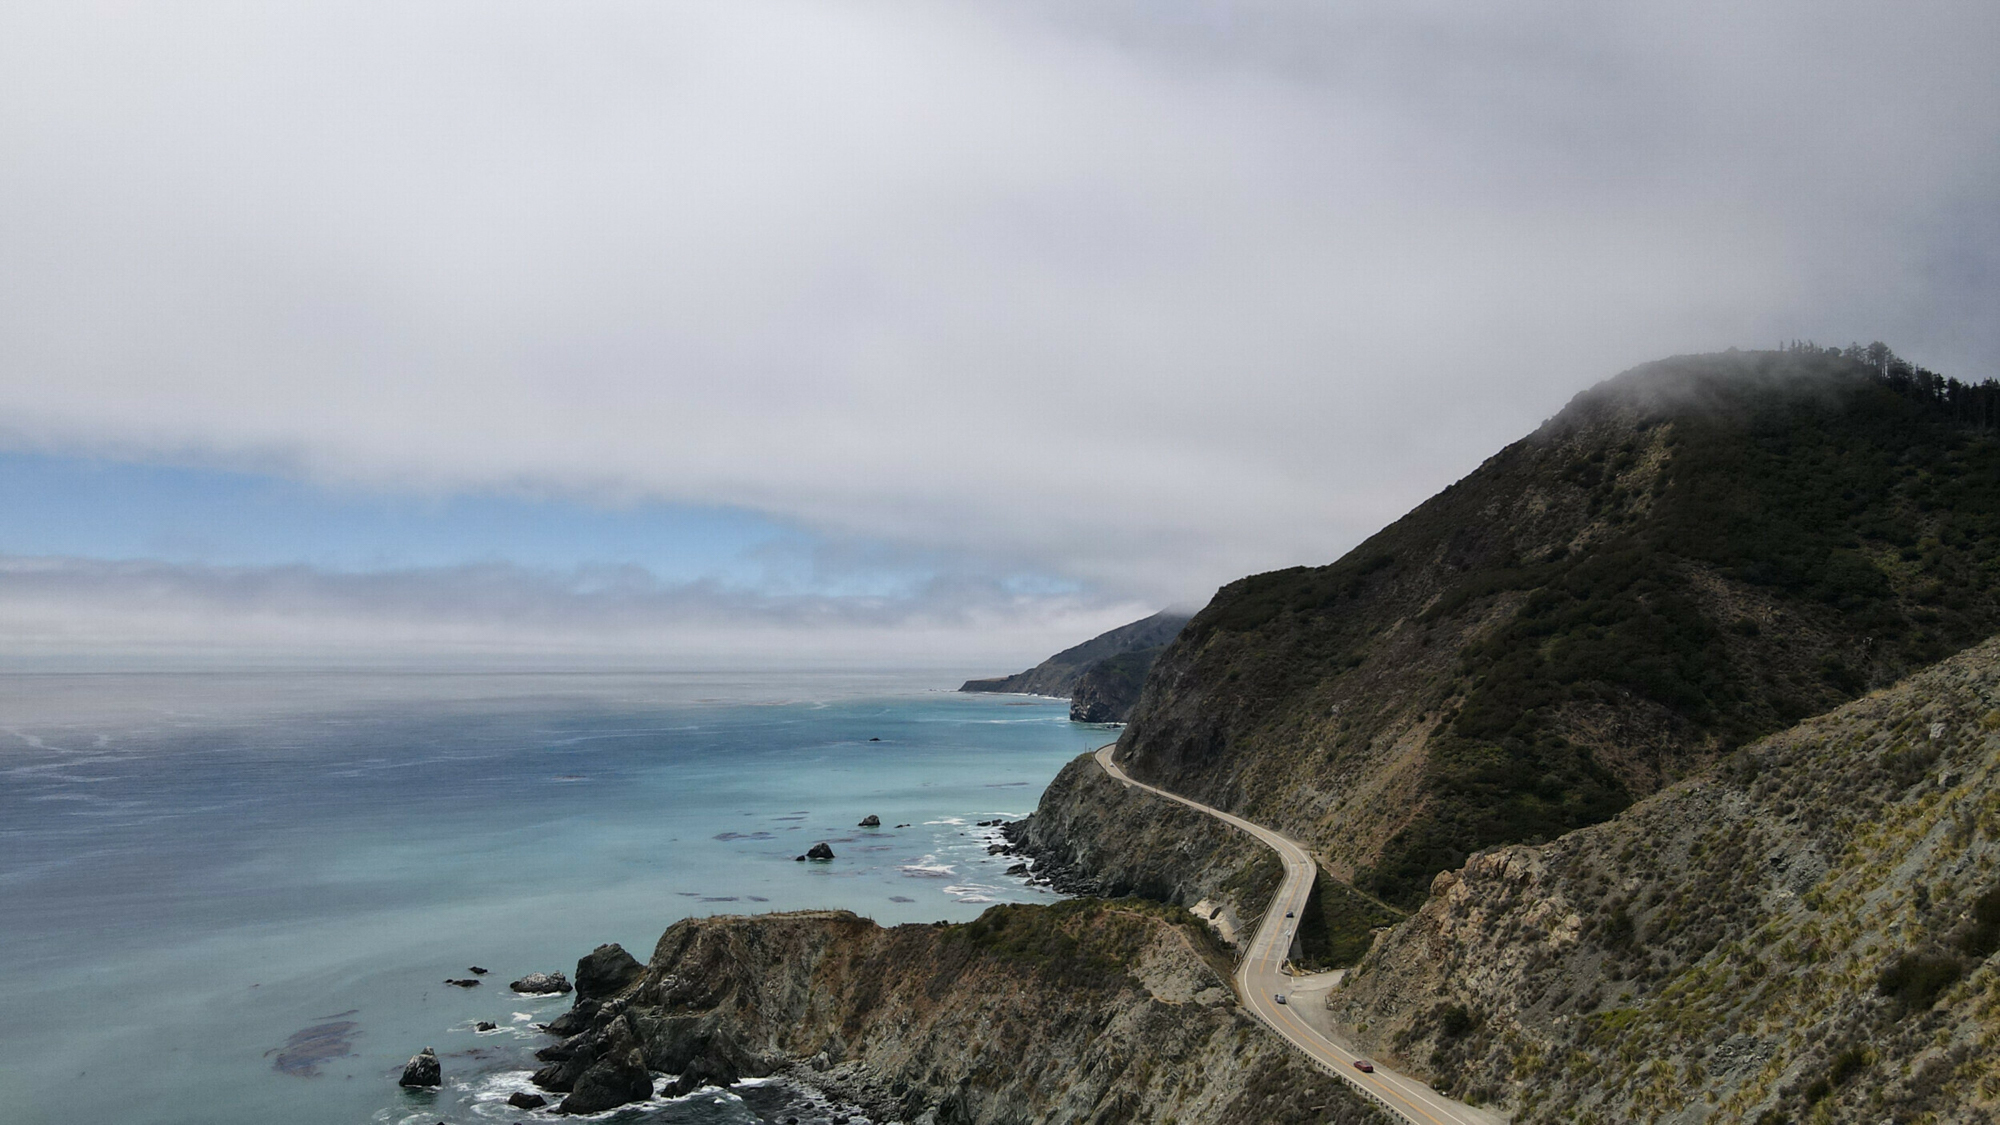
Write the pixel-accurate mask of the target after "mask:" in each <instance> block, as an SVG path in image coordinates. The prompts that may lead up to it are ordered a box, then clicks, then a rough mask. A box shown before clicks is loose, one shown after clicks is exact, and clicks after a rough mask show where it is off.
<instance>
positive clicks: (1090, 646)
mask: <svg viewBox="0 0 2000 1125" xmlns="http://www.w3.org/2000/svg"><path fill="white" fill-rule="evenodd" d="M1187 620H1188V619H1187V615H1185V614H1180V613H1172V612H1168V611H1165V610H1163V611H1161V612H1159V613H1156V614H1154V615H1153V616H1151V617H1148V618H1145V619H1144V620H1141V621H1134V622H1133V623H1132V624H1130V625H1120V626H1119V627H1118V628H1116V629H1113V630H1111V631H1110V632H1108V633H1101V634H1099V635H1098V636H1095V637H1092V638H1091V639H1090V640H1087V641H1085V642H1083V643H1082V644H1080V645H1077V646H1076V647H1074V648H1066V649H1064V650H1062V651H1061V652H1059V653H1056V654H1055V655H1054V656H1051V657H1049V658H1048V659H1047V660H1044V661H1042V662H1041V663H1040V664H1037V665H1035V666H1034V667H1033V668H1030V669H1028V670H1027V671H1025V672H1016V673H1015V674H1014V675H1011V676H998V677H995V678H993V679H986V680H967V681H965V686H964V687H961V688H959V689H958V690H960V691H971V692H1019V693H1022V694H1026V695H1056V696H1064V697H1067V696H1068V695H1069V693H1070V691H1071V689H1073V688H1075V687H1076V681H1077V677H1079V676H1081V675H1083V673H1084V671H1085V670H1086V669H1088V668H1090V667H1091V666H1092V665H1093V664H1096V663H1098V662H1099V661H1101V660H1105V659H1107V658H1109V657H1113V656H1117V655H1119V654H1120V653H1126V652H1132V651H1134V650H1137V649H1146V648H1158V647H1159V646H1161V645H1164V644H1166V643H1167V642H1168V641H1170V640H1172V639H1173V638H1174V635H1175V634H1176V633H1179V632H1180V631H1181V626H1183V625H1186V624H1187Z"/></svg>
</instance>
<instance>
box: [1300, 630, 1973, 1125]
mask: <svg viewBox="0 0 2000 1125" xmlns="http://www.w3.org/2000/svg"><path fill="white" fill-rule="evenodd" d="M1996 950H2000V642H1989V643H1987V644H1985V645H1981V646H1979V647H1978V648H1976V649H1974V650H1971V651H1969V652H1967V653H1965V654H1962V655H1961V656H1959V657H1956V658H1953V659H1952V660H1950V661H1947V662H1945V663H1944V664H1942V665H1940V666H1938V667H1936V668H1934V669H1932V670H1929V671H1926V672H1924V673H1921V674H1919V675H1917V676H1915V677H1913V678H1911V679H1910V680H1908V681H1906V682H1904V683H1902V684H1900V685H1898V686H1896V687H1894V688H1893V689H1890V690H1887V691H1883V692H1878V693H1876V694H1874V695H1871V696H1869V697H1867V698H1865V699H1862V700H1859V701H1857V702H1855V703H1852V704H1849V705H1848V706H1845V707H1842V708H1840V709H1838V710H1836V711H1833V712H1831V713H1829V714H1827V715H1824V716H1821V717H1819V718H1815V719H1812V720H1809V721H1807V722H1805V723H1803V724H1800V725H1799V726H1797V727H1795V728H1793V729H1791V730H1788V731H1786V732H1783V733H1781V734H1778V735H1775V736H1773V737H1771V738H1769V739H1767V740H1764V741H1763V742H1760V743H1758V744H1755V745H1753V746H1751V747H1749V748H1747V749H1745V750H1744V751H1742V752H1740V753H1739V754H1737V755H1735V756H1733V757H1732V758H1731V759H1730V760H1729V761H1727V762H1725V763H1723V764H1722V765H1721V767H1720V768H1718V769H1717V770H1716V771H1715V772H1714V773H1713V774H1711V775H1709V776H1706V777H1703V778H1701V779H1698V780H1693V781H1689V782H1685V783H1682V784H1680V785H1676V786H1674V787H1672V788H1669V789H1668V790H1666V791H1664V792H1662V793H1660V794H1658V795H1656V796H1655V797H1653V798H1651V799H1649V800H1647V801H1644V802H1642V803H1641V804H1639V805H1637V806H1635V807H1634V808H1632V809H1631V810H1629V811H1628V812H1626V813H1625V814H1623V815H1622V816H1620V817H1618V818H1617V819H1615V820H1613V821H1611V822H1609V823H1606V824H1602V825H1598V826H1596V827H1593V828H1588V829H1584V830H1582V831H1578V832H1575V833H1572V834H1570V835H1567V836H1564V837H1562V838H1561V839H1559V840H1556V841H1554V842H1552V843H1550V844H1547V845H1544V846H1540V847H1526V846H1515V847H1508V848H1502V849H1499V850H1496V851H1492V852H1488V853H1484V854H1481V855H1478V856H1475V857H1473V859H1472V860H1471V861H1470V862H1468V863H1467V864H1466V865H1465V866H1464V868H1463V869H1462V870H1460V871H1457V872H1451V873H1445V874H1441V875H1439V876H1438V877H1437V880H1436V885H1435V887H1434V889H1433V892H1432V894H1431V897H1430V900H1429V901H1428V902H1427V903H1426V904H1425V906H1424V907H1423V909H1422V910H1420V911H1419V912H1418V913H1417V914H1416V915H1414V916H1413V917H1412V918H1411V919H1409V920H1408V921H1407V922H1405V923H1404V924H1403V925H1402V926H1400V927H1399V928H1397V929H1395V930H1393V931H1391V932H1390V933H1389V934H1387V935H1385V936H1384V937H1383V939H1382V940H1381V941H1379V942H1378V943H1377V944H1376V946H1375V950H1374V952H1373V953H1371V955H1370V956H1369V957H1368V958H1367V959H1366V960H1364V961H1363V963H1362V965H1361V966H1360V968H1359V969H1358V970H1357V972H1356V973H1355V975H1354V977H1353V978H1352V979H1351V980H1350V981H1349V983H1348V985H1347V986H1346V987H1345V988H1344V989H1343V990H1341V991H1339V992H1336V993H1335V994H1334V999H1333V1001H1331V1002H1330V1003H1332V1005H1333V1007H1334V1011H1335V1013H1336V1015H1337V1017H1338V1018H1339V1019H1341V1020H1342V1021H1343V1022H1344V1023H1346V1024H1347V1025H1348V1026H1349V1027H1350V1028H1351V1029H1353V1030H1355V1031H1356V1033H1357V1036H1358V1038H1360V1039H1361V1040H1362V1042H1363V1044H1364V1045H1365V1046H1366V1047H1368V1048H1369V1049H1371V1050H1376V1051H1378V1052H1380V1053H1381V1054H1383V1055H1385V1056H1388V1057H1391V1058H1394V1059H1397V1060H1399V1061H1400V1062H1401V1063H1402V1064H1403V1065H1404V1066H1406V1067H1408V1068H1409V1069H1410V1070H1412V1071H1413V1072H1415V1073H1417V1074H1419V1075H1423V1076H1427V1077H1429V1078H1430V1079H1432V1080H1433V1081H1434V1082H1435V1084H1436V1085H1437V1086H1438V1087H1439V1088H1440V1089H1443V1090H1446V1091H1449V1092H1453V1093H1456V1094H1459V1095H1461V1096H1464V1095H1471V1096H1474V1097H1479V1096H1484V1097H1487V1098H1498V1099H1501V1100H1503V1101H1504V1102H1505V1104H1506V1105H1507V1107H1508V1108H1510V1109H1511V1110H1513V1111H1514V1112H1515V1113H1516V1114H1517V1120H1518V1121H1520V1122H1522V1123H1524V1125H1526V1123H1532V1122H1544V1121H1547V1122H1554V1121H1604V1122H1613V1121H1640V1120H1665V1121H1675V1122H1683V1121H1684V1122H1693V1121H1703V1120H1710V1119H1713V1120H1716V1121H1763V1122H1778V1121H1800V1122H1802V1121H1815V1122H1817V1121H1854V1122H1866V1123H1869V1125H1874V1123H1876V1122H1880V1121H1885V1120H1893V1121H1899V1122H1900V1121H1954V1122H1968V1121H1989V1120H1992V1119H1993V1116H1992V1115H1993V1111H1994V1109H1995V1100H1996V1097H2000V1054H1996V1052H1995V1048H1996V1046H2000V1042H1996V1040H2000V965H1996V964H1995V963H1994V962H1993V961H1992V960H1990V957H1991V955H1992V954H1993V953H1994V952H1995V951H1996Z"/></svg>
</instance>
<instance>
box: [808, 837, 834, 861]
mask: <svg viewBox="0 0 2000 1125" xmlns="http://www.w3.org/2000/svg"><path fill="white" fill-rule="evenodd" d="M804 858H806V859H811V860H818V861H819V862H821V863H824V862H826V861H828V860H830V859H832V858H833V848H832V847H830V846H828V845H827V843H826V842H825V841H823V840H822V841H821V842H819V843H817V844H814V845H813V846H812V847H810V848H807V849H806V854H805V857H804Z"/></svg>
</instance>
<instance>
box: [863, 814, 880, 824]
mask: <svg viewBox="0 0 2000 1125" xmlns="http://www.w3.org/2000/svg"><path fill="white" fill-rule="evenodd" d="M860 826H861V827H862V828H880V827H882V818H881V817H879V816H876V815H875V814H874V813H869V814H868V815H867V816H864V817H862V818H861V825H860Z"/></svg>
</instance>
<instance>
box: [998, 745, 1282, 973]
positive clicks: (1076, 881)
mask: <svg viewBox="0 0 2000 1125" xmlns="http://www.w3.org/2000/svg"><path fill="white" fill-rule="evenodd" d="M1006 831H1007V835H1008V838H1009V840H1010V841H1011V842H1012V844H1013V848H1014V851H1015V852H1016V853H1017V854H1019V855H1023V856H1027V857H1030V858H1031V860H1032V861H1033V872H1034V874H1035V875H1037V876H1039V877H1041V878H1044V879H1047V880H1048V881H1049V882H1050V883H1051V884H1052V885H1053V886H1054V887H1055V888H1056V889H1057V890H1060V891H1063V892H1064V893H1067V894H1084V895H1099V896H1104V897H1109V898H1117V897H1120V896H1123V895H1138V896H1140V897H1142V898H1148V899H1152V900H1154V901H1157V902H1167V903H1173V904H1176V905H1180V906H1185V907H1188V908H1189V909H1191V910H1193V911H1195V912H1196V913H1197V914H1199V915H1200V916H1201V917H1203V918H1205V919H1209V920H1211V921H1212V922H1213V923H1214V925H1215V928H1216V929H1217V930H1218V931H1219V932H1220V933H1221V934H1223V935H1225V937H1226V938H1227V940H1230V941H1234V940H1236V938H1237V937H1238V936H1239V935H1241V934H1243V933H1245V932H1246V931H1245V926H1244V921H1245V919H1255V918H1257V917H1258V916H1260V915H1261V914H1262V913H1263V911H1264V907H1265V906H1266V905H1267V904H1268V903H1269V901H1270V897H1271V895H1272V893H1273V892H1275V891H1276V890H1277V887H1278V883H1279V881H1280V880H1281V879H1282V878H1283V870H1282V868H1281V867H1280V865H1279V864H1278V861H1277V857H1276V856H1275V855H1273V854H1272V853H1271V851H1270V850H1269V849H1268V848H1265V847H1264V846H1263V845H1262V844H1259V843H1257V842H1256V841H1255V840H1253V839H1251V838H1250V837H1249V836H1247V835H1245V834H1243V833H1241V832H1238V831H1237V830H1236V829H1234V828H1231V827H1229V826H1228V825H1227V824H1224V823H1222V822H1221V821H1219V820H1217V819H1215V818H1214V817H1212V816H1209V815H1208V814H1206V813H1202V812H1197V811H1196V810H1194V809H1191V808H1189V807H1187V806H1186V805H1183V804H1181V803H1180V802H1178V801H1170V800H1168V799H1166V798H1165V797H1159V796H1155V795H1154V794H1151V793H1148V792H1146V791H1145V790H1143V789H1134V788H1132V787H1131V786H1129V785H1126V784H1124V783H1123V782H1120V781H1117V780H1115V779H1113V778H1112V777H1111V776H1110V775H1108V774H1106V773H1105V772H1104V770H1103V769H1102V768H1100V767H1099V766H1098V764H1097V761H1096V758H1095V757H1094V756H1093V755H1090V754H1083V755H1079V756H1078V757H1076V758H1075V759H1073V760H1071V761H1070V763H1069V764H1068V765H1066V766H1064V767H1063V768H1062V771H1061V772H1060V773H1058V774H1057V775H1056V778H1055V780H1054V781H1052V782H1050V784H1049V787H1048V789H1047V790H1046V791H1045V792H1044V795H1043V797H1042V800H1041V803H1040V804H1039V805H1038V806H1037V808H1036V810H1035V814H1034V815H1033V816H1031V817H1029V818H1028V819H1027V820H1025V821H1021V822H1019V823H1016V824H1011V825H1008V826H1007V830H1006Z"/></svg>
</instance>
